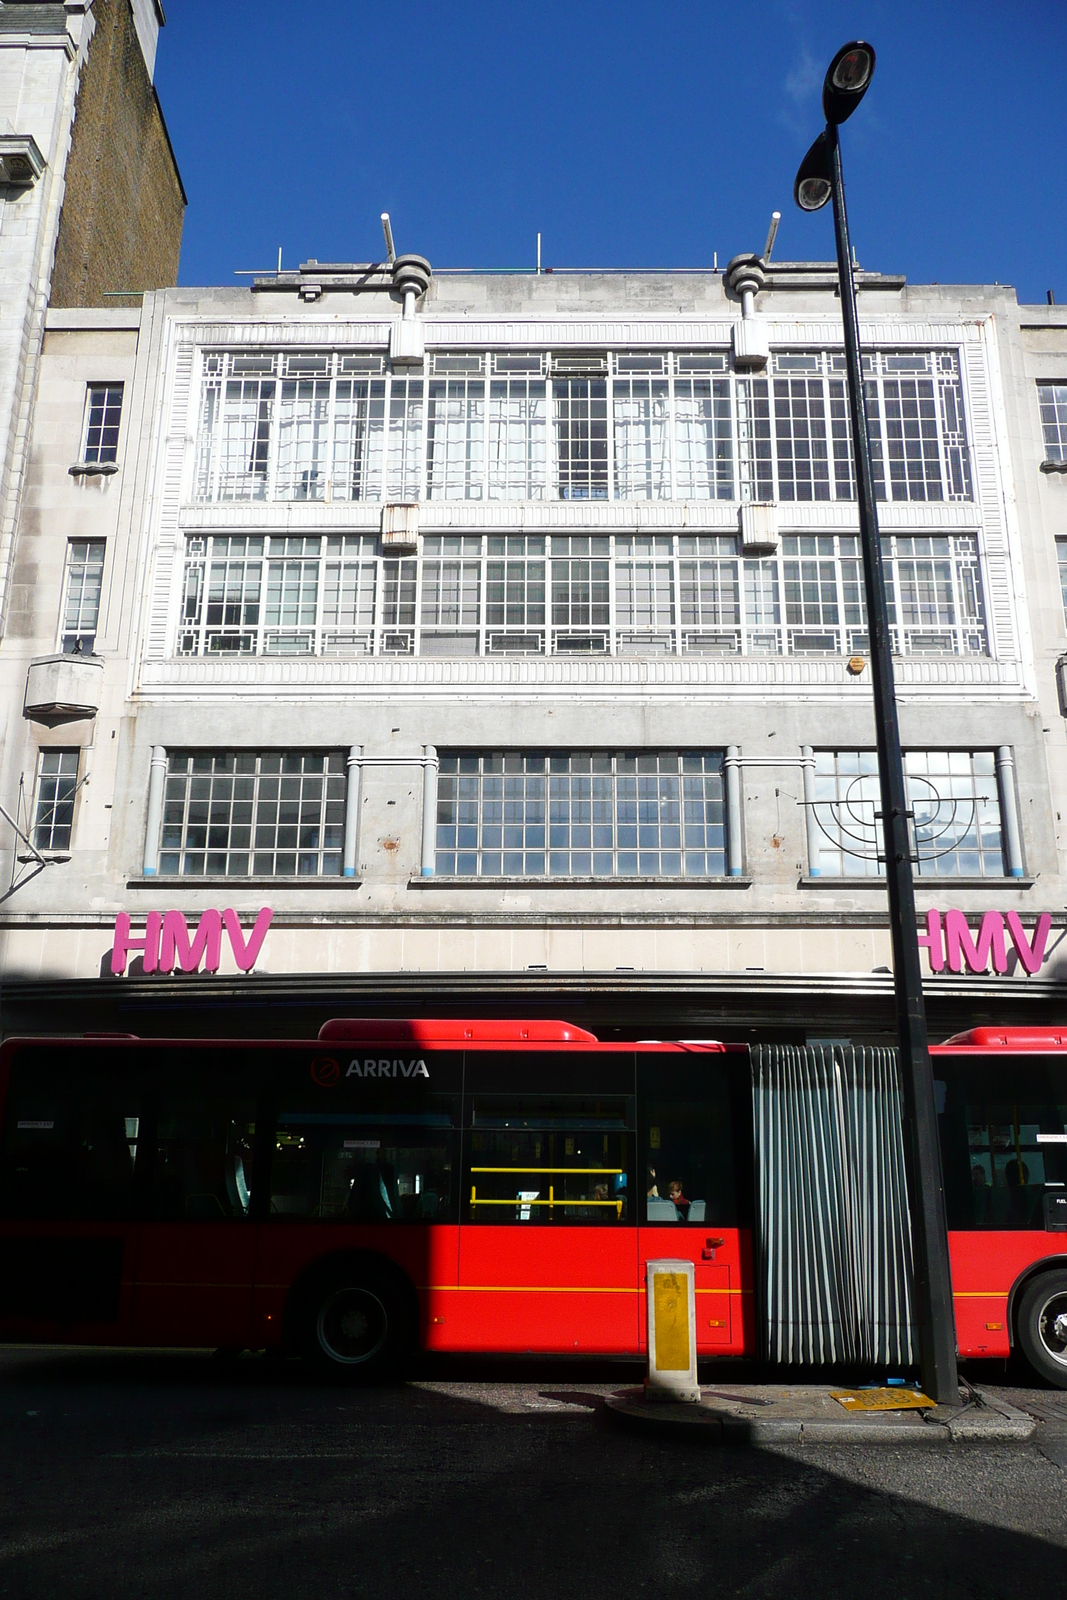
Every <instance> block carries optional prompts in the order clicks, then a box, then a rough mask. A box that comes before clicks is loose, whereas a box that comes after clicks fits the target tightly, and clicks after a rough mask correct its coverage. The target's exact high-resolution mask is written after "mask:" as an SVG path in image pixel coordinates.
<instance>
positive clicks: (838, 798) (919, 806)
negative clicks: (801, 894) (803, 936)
mask: <svg viewBox="0 0 1067 1600" xmlns="http://www.w3.org/2000/svg"><path fill="white" fill-rule="evenodd" d="M904 779H905V790H906V793H907V798H908V807H909V810H911V811H912V812H913V813H914V815H913V818H912V820H911V821H910V823H909V827H910V830H911V836H912V851H913V855H914V856H915V857H916V858H917V859H916V860H915V872H916V874H917V876H919V877H921V878H959V877H966V878H1002V877H1004V876H1005V866H1004V851H1003V842H1002V838H1001V825H1000V797H999V793H998V789H997V778H996V766H995V760H994V753H993V751H992V750H908V751H905V754H904ZM814 799H815V816H816V821H817V823H818V833H819V856H818V860H817V861H815V862H812V863H811V865H812V866H813V867H815V868H817V869H818V871H819V873H820V874H821V875H822V876H824V877H878V876H881V875H882V874H884V872H885V866H884V864H883V863H882V862H880V861H879V860H878V855H879V854H880V852H881V849H882V843H881V823H880V821H879V820H878V818H877V816H876V813H877V812H880V810H881V796H880V793H879V787H878V757H877V754H876V752H875V751H873V750H817V751H816V752H815V796H814Z"/></svg>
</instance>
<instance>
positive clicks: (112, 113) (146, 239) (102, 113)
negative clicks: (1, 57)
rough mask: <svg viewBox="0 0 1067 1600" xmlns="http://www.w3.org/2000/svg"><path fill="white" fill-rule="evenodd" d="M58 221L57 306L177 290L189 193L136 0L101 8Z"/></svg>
mask: <svg viewBox="0 0 1067 1600" xmlns="http://www.w3.org/2000/svg"><path fill="white" fill-rule="evenodd" d="M92 14H93V16H94V18H95V21H96V31H95V33H94V35H93V38H92V42H91V43H90V46H89V58H88V61H87V62H86V65H85V67H84V69H83V72H82V78H81V84H80V87H79V91H78V101H77V107H76V111H75V117H74V130H73V135H72V139H71V150H70V157H69V160H68V162H67V184H66V194H65V197H64V201H63V211H62V215H61V217H60V223H59V241H58V244H57V246H56V260H55V269H54V272H53V275H52V295H51V304H52V305H53V306H113V307H115V306H121V305H124V304H125V305H132V304H134V303H135V302H133V301H129V300H127V301H123V300H118V299H116V298H114V296H113V295H112V296H108V294H107V291H108V290H117V289H163V288H167V287H169V286H170V285H172V284H174V283H176V282H177V276H178V253H179V251H180V249H181V238H182V223H183V220H184V215H185V195H184V193H183V191H182V185H181V178H180V177H179V175H178V168H177V165H176V163H175V160H174V154H173V151H172V150H171V148H170V143H169V141H168V139H167V132H166V127H165V125H164V122H163V114H162V112H161V110H160V107H159V101H158V100H157V98H156V94H155V90H154V89H153V87H152V83H151V80H150V79H149V76H148V70H147V68H146V66H145V60H144V56H143V54H142V52H141V46H140V44H139V42H138V39H137V33H136V30H135V28H134V22H133V13H132V10H131V7H130V0H96V4H95V6H94V7H93V13H92Z"/></svg>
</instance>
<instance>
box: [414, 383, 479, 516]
mask: <svg viewBox="0 0 1067 1600" xmlns="http://www.w3.org/2000/svg"><path fill="white" fill-rule="evenodd" d="M475 359H477V358H475ZM484 478H485V380H484V379H482V378H477V379H475V378H460V377H455V378H447V379H434V380H433V381H431V383H430V385H429V397H428V400H427V405H426V495H427V498H428V499H430V500H481V499H482V496H483V491H484Z"/></svg>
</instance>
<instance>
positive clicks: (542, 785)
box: [436, 751, 726, 878]
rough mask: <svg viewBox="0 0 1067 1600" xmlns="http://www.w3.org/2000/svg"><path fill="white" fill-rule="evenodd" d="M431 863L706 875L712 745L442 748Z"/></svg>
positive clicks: (470, 872) (480, 873) (720, 853)
mask: <svg viewBox="0 0 1067 1600" xmlns="http://www.w3.org/2000/svg"><path fill="white" fill-rule="evenodd" d="M440 762H441V768H440V776H439V779H438V791H437V857H436V870H437V871H438V872H439V873H443V874H454V875H456V876H459V877H517V878H527V877H533V878H541V877H549V878H552V877H605V878H610V877H620V876H621V877H680V878H706V877H718V876H721V875H722V874H724V873H725V871H726V854H725V832H724V829H725V821H724V813H723V780H722V770H723V769H722V752H721V751H651V752H647V751H643V752H640V753H631V752H618V753H616V752H610V751H604V752H601V751H594V752H562V753H548V754H532V753H527V752H524V751H505V752H499V753H493V754H474V753H471V754H465V753H445V754H443V755H442V756H441V758H440Z"/></svg>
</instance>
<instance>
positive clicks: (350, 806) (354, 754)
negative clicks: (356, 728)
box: [342, 744, 363, 878]
mask: <svg viewBox="0 0 1067 1600" xmlns="http://www.w3.org/2000/svg"><path fill="white" fill-rule="evenodd" d="M345 770H346V772H347V786H346V788H345V853H344V861H343V866H342V873H343V876H344V877H346V878H354V877H355V876H356V866H357V863H358V861H359V792H360V789H361V787H362V785H361V783H360V777H361V775H362V772H363V746H362V745H361V744H354V745H352V747H351V748H350V750H349V752H348V757H347V759H346V761H345Z"/></svg>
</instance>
